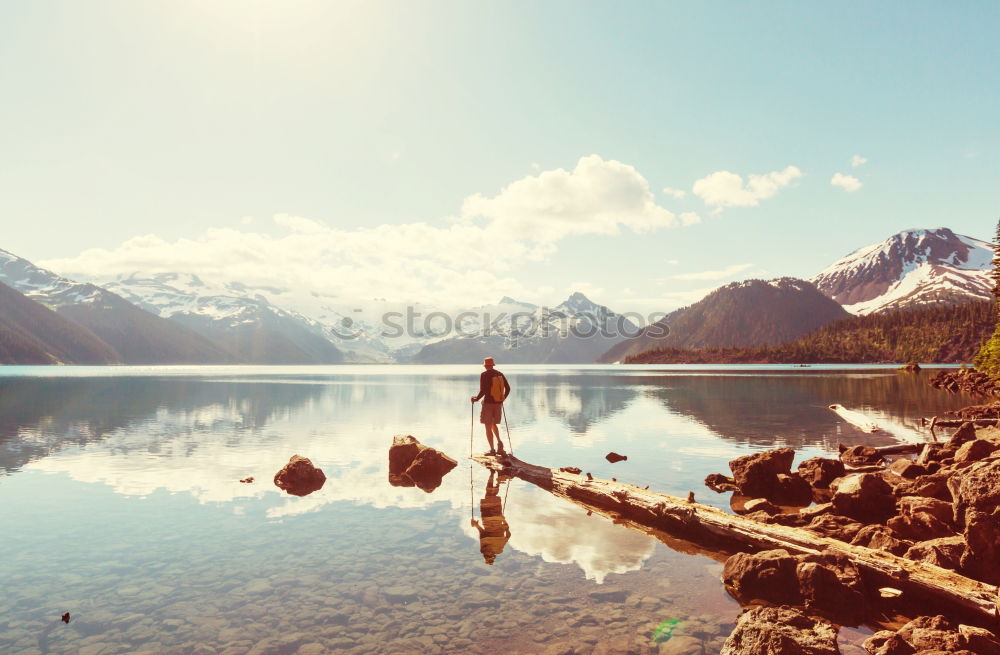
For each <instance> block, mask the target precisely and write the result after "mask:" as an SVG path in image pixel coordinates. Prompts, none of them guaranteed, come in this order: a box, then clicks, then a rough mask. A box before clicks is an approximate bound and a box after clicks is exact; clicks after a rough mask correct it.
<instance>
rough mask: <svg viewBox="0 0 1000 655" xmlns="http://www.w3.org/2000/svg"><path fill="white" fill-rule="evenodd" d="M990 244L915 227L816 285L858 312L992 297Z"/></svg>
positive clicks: (857, 254)
mask: <svg viewBox="0 0 1000 655" xmlns="http://www.w3.org/2000/svg"><path fill="white" fill-rule="evenodd" d="M992 259H993V251H992V249H991V247H990V244H988V243H986V242H985V241H980V240H979V239H974V238H972V237H967V236H963V235H960V234H955V232H953V231H952V230H951V229H950V228H947V227H937V228H926V229H923V228H921V229H918V228H911V229H907V230H903V231H901V232H897V233H896V234H893V235H892V236H890V237H888V238H886V239H885V240H884V241H881V242H879V243H875V244H872V245H870V246H865V247H864V248H859V249H858V250H855V251H854V252H852V253H851V254H849V255H847V256H846V257H844V258H842V259H840V260H839V261H836V262H834V263H833V264H832V265H830V266H828V267H827V268H825V269H824V270H823V271H821V272H820V273H819V274H817V275H816V276H815V277H814V278H812V280H811V281H812V282H813V283H814V284H815V285H816V286H817V287H818V288H819V289H820V291H822V292H823V293H825V294H826V295H828V296H830V297H831V298H833V299H834V300H836V301H837V302H839V303H840V304H842V305H844V307H845V308H846V309H847V310H848V311H850V312H852V313H855V314H869V313H872V312H880V311H885V310H888V309H897V308H901V307H908V306H918V305H927V304H941V303H954V302H961V301H963V300H970V299H979V298H989V297H990V287H991V283H990V282H989V279H988V278H989V271H990V270H991V269H992Z"/></svg>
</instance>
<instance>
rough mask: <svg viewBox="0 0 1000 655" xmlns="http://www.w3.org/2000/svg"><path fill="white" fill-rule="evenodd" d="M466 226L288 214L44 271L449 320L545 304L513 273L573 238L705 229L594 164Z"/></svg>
mask: <svg viewBox="0 0 1000 655" xmlns="http://www.w3.org/2000/svg"><path fill="white" fill-rule="evenodd" d="M462 216H463V217H462V218H460V219H458V220H451V221H447V220H442V221H439V222H437V223H424V222H411V223H404V224H396V225H379V226H376V227H364V228H352V229H343V228H338V227H332V226H331V225H328V224H326V223H324V222H321V221H317V220H314V219H311V218H304V217H301V216H291V215H287V214H279V215H277V216H275V217H274V219H273V221H274V223H275V224H277V225H278V226H280V227H281V228H283V230H284V231H283V232H280V233H278V234H268V233H265V232H264V230H265V228H264V227H261V228H260V231H254V229H253V228H250V227H244V228H241V229H230V228H225V229H222V228H210V229H207V230H205V231H204V232H203V233H202V234H200V235H198V236H196V237H194V238H182V239H177V240H176V241H167V240H165V239H162V238H160V237H159V236H157V235H145V236H137V237H134V238H132V239H129V240H127V241H125V242H124V243H122V244H121V245H119V246H117V247H114V248H109V249H90V250H86V251H84V252H82V253H80V254H79V255H78V256H76V257H73V258H68V259H58V260H47V261H44V262H39V263H40V264H41V265H43V266H45V267H46V268H50V269H52V270H55V271H57V272H59V273H61V274H64V275H66V276H68V277H74V278H79V279H84V280H94V281H109V280H111V279H113V278H115V277H117V276H119V275H129V274H131V273H134V272H139V273H141V274H143V275H148V274H153V273H163V272H185V273H194V274H197V275H198V276H199V277H201V278H202V279H203V280H206V281H207V282H209V283H216V284H222V283H225V282H230V281H239V282H241V283H243V284H245V285H246V286H248V287H266V288H272V289H279V290H280V291H281V292H280V293H277V294H275V295H276V296H277V297H274V298H272V300H274V301H275V302H276V303H277V304H279V305H282V306H294V307H300V306H303V307H304V306H307V305H308V306H311V305H310V303H312V304H316V303H319V302H320V301H319V300H316V298H321V299H323V300H322V302H324V303H327V305H332V306H334V307H337V306H340V307H342V306H344V305H356V306H365V305H363V304H362V303H366V302H368V301H369V300H370V299H372V298H385V299H386V300H387V301H389V302H412V301H414V300H420V301H422V302H427V303H435V304H436V305H438V306H439V307H440V308H442V309H448V308H456V307H465V306H468V305H469V304H470V303H475V302H488V301H491V300H492V299H494V298H496V297H500V296H502V295H511V296H514V297H524V298H537V294H538V293H539V289H538V288H536V287H529V286H526V285H525V284H522V283H521V282H519V281H517V280H515V279H513V278H512V277H511V276H510V274H509V271H511V270H516V267H517V266H518V265H519V264H520V263H522V262H524V261H527V260H541V259H544V258H546V257H547V256H549V255H550V254H551V253H552V252H554V251H555V249H556V247H557V245H558V242H559V240H560V239H562V238H564V237H566V236H569V235H576V234H616V233H618V232H619V231H620V230H621V228H622V227H625V228H628V229H632V230H635V231H640V232H645V231H649V230H654V229H658V228H664V227H673V226H682V225H690V224H692V223H695V222H697V221H698V220H699V219H698V217H697V215H695V214H689V213H684V214H681V215H679V216H676V215H674V214H672V213H671V212H669V211H667V210H666V209H664V208H663V207H660V206H659V205H657V204H656V203H655V202H654V200H653V196H652V193H651V192H650V191H649V185H648V183H647V182H646V179H645V178H644V177H643V176H642V175H640V174H639V172H638V171H637V170H636V169H635V168H633V167H632V166H628V165H626V164H623V163H621V162H616V161H604V160H603V159H601V158H600V157H598V156H597V155H591V156H589V157H583V158H582V159H580V161H579V162H578V164H577V166H576V168H575V169H573V170H572V171H566V170H563V169H557V170H554V171H545V172H542V173H540V174H538V175H537V176H529V177H526V178H524V179H521V180H518V181H516V182H514V183H512V184H510V185H509V186H507V187H505V188H504V189H503V190H502V191H501V192H500V193H499V194H498V195H497V196H495V197H492V198H488V197H484V196H482V195H479V194H476V195H473V196H470V197H469V198H467V199H466V200H465V203H464V205H463V209H462ZM255 225H256V224H255ZM497 253H502V256H497ZM293 300H297V301H299V302H298V303H292V302H291V301H293Z"/></svg>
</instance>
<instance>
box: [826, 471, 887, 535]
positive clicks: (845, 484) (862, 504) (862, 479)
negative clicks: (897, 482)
mask: <svg viewBox="0 0 1000 655" xmlns="http://www.w3.org/2000/svg"><path fill="white" fill-rule="evenodd" d="M830 488H831V489H832V490H833V498H832V500H831V502H832V503H833V510H834V511H835V512H836V513H838V514H841V515H843V516H849V517H851V518H853V519H857V520H858V521H861V522H862V523H884V522H885V521H886V519H888V518H889V517H890V516H892V515H893V514H895V513H896V499H895V497H894V496H893V495H892V487H890V486H889V484H888V483H887V482H886V481H885V480H883V479H882V478H881V477H880V476H878V475H876V474H874V473H854V474H851V475H847V476H844V477H842V478H837V479H836V480H834V481H833V484H832V485H831V486H830Z"/></svg>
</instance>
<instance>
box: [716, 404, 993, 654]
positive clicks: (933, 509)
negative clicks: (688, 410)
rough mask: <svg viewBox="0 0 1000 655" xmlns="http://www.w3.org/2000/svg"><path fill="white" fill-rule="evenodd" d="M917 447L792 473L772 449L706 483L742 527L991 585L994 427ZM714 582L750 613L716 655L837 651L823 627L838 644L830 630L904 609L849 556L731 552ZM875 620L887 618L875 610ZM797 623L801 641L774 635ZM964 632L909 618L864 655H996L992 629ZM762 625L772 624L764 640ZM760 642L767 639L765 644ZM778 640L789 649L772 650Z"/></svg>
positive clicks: (783, 453) (781, 453) (878, 637)
mask: <svg viewBox="0 0 1000 655" xmlns="http://www.w3.org/2000/svg"><path fill="white" fill-rule="evenodd" d="M986 407H988V408H989V409H988V411H987V410H984V409H982V408H968V410H970V411H966V410H961V411H960V412H957V413H956V415H957V416H963V417H965V416H968V415H970V414H975V415H976V416H974V417H973V416H969V417H970V418H980V417H981V415H982V414H983V413H992V414H994V415H1000V403H998V404H997V405H990V406H986ZM918 448H919V452H912V453H911V454H904V453H901V452H900V451H901V450H907V448H906V447H905V446H904V447H902V448H900V447H892V448H883V449H878V448H874V447H871V446H865V445H859V446H852V447H849V448H848V447H842V448H841V453H840V457H839V459H828V458H820V457H814V458H811V459H807V460H805V461H803V462H801V463H800V464H799V465H798V467H797V470H795V471H792V468H791V466H792V463H793V459H794V455H795V453H794V450H792V449H791V448H778V449H773V450H769V451H765V452H761V453H755V454H751V455H745V456H743V457H739V458H737V459H735V460H732V461H731V462H730V464H729V465H730V469H731V471H732V477H729V476H725V475H722V474H712V475H710V476H708V478H707V479H706V481H705V483H706V485H707V486H709V487H710V488H712V489H713V490H715V491H718V492H723V491H732V492H733V496H732V498H731V505H732V507H733V509H734V511H736V512H737V513H740V514H743V515H745V516H746V517H747V518H752V519H754V520H756V521H759V522H762V523H775V524H780V525H786V526H794V527H798V528H802V529H804V530H808V531H810V532H813V533H815V534H817V535H820V536H823V537H828V538H833V539H837V540H840V541H843V542H845V543H849V544H852V545H855V546H861V547H865V548H869V549H875V550H881V551H883V552H886V553H891V554H893V555H900V556H902V557H904V558H907V559H910V560H914V561H917V562H925V563H927V564H932V565H934V566H937V567H941V568H943V569H949V570H952V571H956V572H958V573H960V574H962V575H964V576H967V577H969V578H972V579H974V580H977V581H980V582H982V583H986V584H988V585H997V584H998V583H1000V508H998V506H1000V429H997V428H995V427H988V428H980V429H977V427H976V426H975V425H974V424H973V423H972V422H966V423H963V424H962V425H961V427H959V428H958V429H957V430H955V431H954V433H953V434H951V435H950V438H949V439H948V440H947V441H944V442H937V443H927V444H923V445H920V446H918ZM913 450H916V448H914V449H913ZM890 453H892V454H890ZM912 455H915V457H914V456H912ZM723 581H724V583H725V584H726V587H727V589H728V590H729V591H730V593H731V594H732V595H733V596H734V597H735V598H737V599H738V600H739V601H740V602H741V604H743V605H744V606H749V607H752V609H749V610H746V613H745V614H744V615H743V616H742V617H741V618H740V621H739V622H738V624H737V629H736V631H734V633H733V635H731V637H730V640H729V641H727V644H726V647H725V648H724V649H723V651H722V653H723V654H724V655H751V654H752V653H753V654H759V653H773V654H779V653H838V652H839V650H837V648H836V643H835V640H831V639H830V638H829V634H830V630H831V627H832V629H833V634H834V635H835V634H836V627H835V626H836V625H859V624H863V623H869V624H870V623H871V621H870V620H869V619H868V618H866V617H869V616H871V615H872V612H873V610H874V609H875V606H876V605H881V606H885V605H888V606H889V607H892V606H893V605H894V604H898V605H900V606H901V605H902V603H903V602H904V601H906V600H907V599H905V598H899V596H900V595H902V594H901V593H900V592H899V590H897V589H894V588H893V587H892V586H890V585H889V584H885V585H884V582H885V581H877V580H871V579H866V576H865V575H863V574H862V572H859V570H858V568H857V567H856V566H854V564H853V563H852V562H851V561H850V560H849V559H848V558H845V557H842V556H833V555H829V554H817V555H792V554H790V553H789V552H788V551H786V550H782V549H774V550H766V551H762V552H757V553H752V554H751V553H737V554H735V555H733V556H732V557H730V558H729V559H728V560H727V561H726V564H725V569H724V571H723ZM883 585H884V586H883ZM994 589H995V588H994ZM897 599H898V600H897ZM761 603H764V604H765V605H773V606H779V607H778V608H777V609H775V608H773V607H769V608H768V610H767V612H764V611H763V610H762V609H761V608H760V607H755V606H756V605H759V604H761ZM912 607H913V606H912V605H911V609H910V614H909V615H910V616H911V617H913V616H914V614H913V610H912ZM916 607H926V603H923V604H918V605H916ZM997 612H998V613H1000V598H997ZM879 613H882V614H884V613H885V611H884V607H883V609H880V610H879ZM904 615H905V614H904ZM803 621H805V622H806V623H803V625H805V626H807V629H806V628H803V629H802V630H798V631H797V633H798V634H800V635H801V638H799V639H796V638H795V637H794V635H793V636H788V635H784V636H782V635H783V634H784V632H787V630H785V628H784V627H782V626H785V625H788V624H789V623H790V622H798V623H802V622H803ZM973 623H974V621H969V622H967V623H962V622H960V621H959V622H956V621H952V620H950V619H946V618H945V617H943V616H915V617H914V618H913V620H911V621H909V622H908V623H906V624H905V625H903V626H899V627H898V629H897V630H895V631H887V630H881V631H879V632H877V633H876V634H875V635H874V636H872V637H871V638H870V639H868V640H867V641H866V642H865V648H866V649H867V651H868V652H869V653H871V654H873V655H904V654H905V655H908V654H912V653H921V654H923V655H931V653H942V652H947V653H961V654H963V655H965V654H969V653H982V654H994V653H996V654H997V655H1000V639H998V638H997V637H996V635H995V632H996V631H997V627H998V626H997V625H995V623H996V621H994V625H990V626H988V627H989V628H990V629H991V630H992V631H991V630H987V629H986V626H977V625H974V624H973ZM769 624H772V625H774V626H775V627H774V629H773V630H771V631H770V632H769V633H768V629H767V628H766V626H767V625H769ZM762 626H763V627H762ZM741 630H742V631H743V632H744V633H746V634H742V635H741V634H739V633H740V632H741ZM764 633H767V634H769V635H770V636H769V637H768V638H767V639H764V637H763V636H762V634H764ZM748 635H749V636H748ZM762 639H763V640H764V641H762ZM764 642H767V643H764ZM779 642H780V643H782V644H786V646H779V647H775V646H774V644H776V643H779ZM793 642H794V644H793Z"/></svg>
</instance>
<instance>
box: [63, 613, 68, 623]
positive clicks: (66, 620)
mask: <svg viewBox="0 0 1000 655" xmlns="http://www.w3.org/2000/svg"><path fill="white" fill-rule="evenodd" d="M62 622H63V623H69V612H66V613H65V614H63V615H62Z"/></svg>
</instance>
